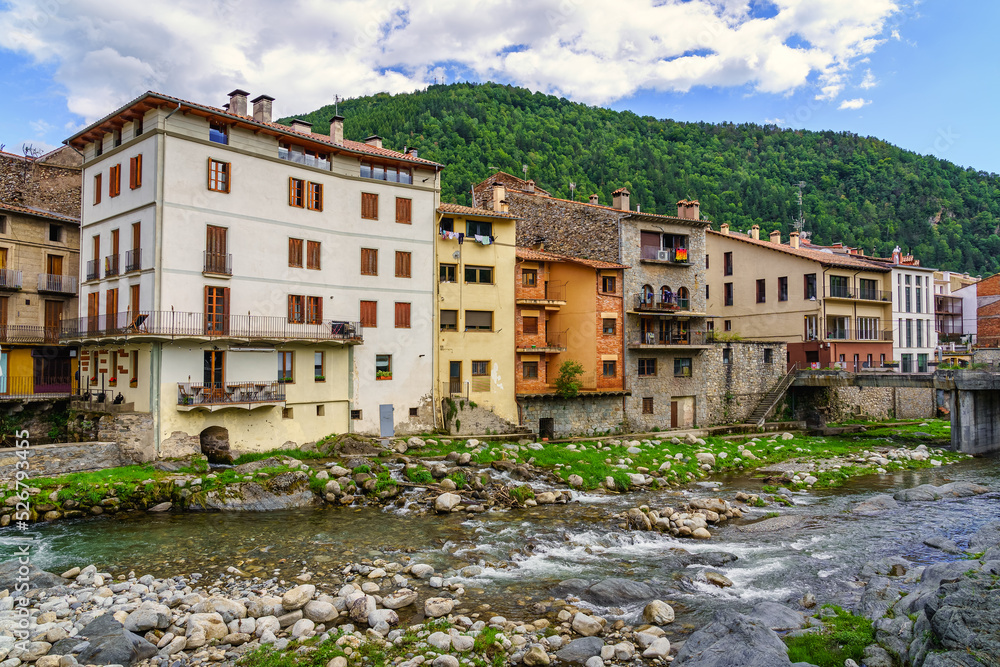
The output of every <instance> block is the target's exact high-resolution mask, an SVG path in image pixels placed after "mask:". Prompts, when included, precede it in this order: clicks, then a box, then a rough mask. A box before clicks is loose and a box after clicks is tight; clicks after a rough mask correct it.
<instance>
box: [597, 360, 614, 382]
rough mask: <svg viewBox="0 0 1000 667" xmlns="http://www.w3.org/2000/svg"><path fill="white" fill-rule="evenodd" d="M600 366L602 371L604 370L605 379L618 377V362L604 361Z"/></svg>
mask: <svg viewBox="0 0 1000 667" xmlns="http://www.w3.org/2000/svg"><path fill="white" fill-rule="evenodd" d="M601 365H602V366H603V367H604V368H603V370H604V377H606V378H613V377H615V376H617V375H618V362H617V361H614V360H611V359H606V360H604V362H602V364H601Z"/></svg>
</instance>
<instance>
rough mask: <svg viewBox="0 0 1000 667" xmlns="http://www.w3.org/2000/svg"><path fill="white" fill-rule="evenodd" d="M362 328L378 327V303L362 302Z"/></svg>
mask: <svg viewBox="0 0 1000 667" xmlns="http://www.w3.org/2000/svg"><path fill="white" fill-rule="evenodd" d="M360 319H361V326H363V327H372V328H375V327H377V326H378V301H362V302H361V318H360Z"/></svg>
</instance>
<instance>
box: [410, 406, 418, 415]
mask: <svg viewBox="0 0 1000 667" xmlns="http://www.w3.org/2000/svg"><path fill="white" fill-rule="evenodd" d="M410 416H411V417H419V416H420V408H410Z"/></svg>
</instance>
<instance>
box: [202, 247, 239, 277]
mask: <svg viewBox="0 0 1000 667" xmlns="http://www.w3.org/2000/svg"><path fill="white" fill-rule="evenodd" d="M204 256H205V268H204V272H205V273H215V274H219V275H223V276H231V275H233V256H232V255H227V254H225V253H218V252H205V253H204Z"/></svg>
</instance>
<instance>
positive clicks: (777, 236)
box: [770, 229, 781, 245]
mask: <svg viewBox="0 0 1000 667" xmlns="http://www.w3.org/2000/svg"><path fill="white" fill-rule="evenodd" d="M770 236H771V243H775V244H777V245H781V232H780V231H779V230H777V229H775V230H774V231H773V232H771V235H770Z"/></svg>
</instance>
